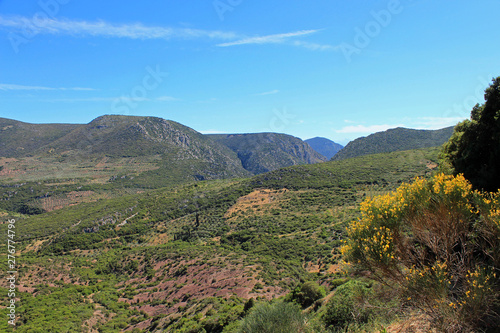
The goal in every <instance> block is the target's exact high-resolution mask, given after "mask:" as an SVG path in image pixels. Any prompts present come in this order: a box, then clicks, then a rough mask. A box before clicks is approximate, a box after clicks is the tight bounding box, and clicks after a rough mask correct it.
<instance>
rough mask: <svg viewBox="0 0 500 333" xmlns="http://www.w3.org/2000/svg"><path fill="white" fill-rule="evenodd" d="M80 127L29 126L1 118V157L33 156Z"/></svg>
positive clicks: (67, 125) (57, 125) (68, 125)
mask: <svg viewBox="0 0 500 333" xmlns="http://www.w3.org/2000/svg"><path fill="white" fill-rule="evenodd" d="M79 126H80V125H75V124H28V123H24V122H21V121H17V120H12V119H6V118H0V156H2V157H21V156H28V155H32V154H34V153H35V152H36V151H37V150H38V149H39V148H41V147H43V146H45V145H47V144H49V143H51V142H54V141H56V140H57V139H59V138H61V137H63V136H65V135H67V134H68V133H70V132H71V131H73V130H74V129H76V128H78V127H79Z"/></svg>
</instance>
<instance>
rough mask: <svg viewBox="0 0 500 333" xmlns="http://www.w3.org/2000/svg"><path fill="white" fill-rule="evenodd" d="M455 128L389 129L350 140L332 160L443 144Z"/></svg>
mask: <svg viewBox="0 0 500 333" xmlns="http://www.w3.org/2000/svg"><path fill="white" fill-rule="evenodd" d="M453 128H454V127H453V126H451V127H446V128H442V129H439V130H416V129H409V128H403V127H398V128H393V129H389V130H387V131H384V132H378V133H374V134H371V135H369V136H367V137H362V138H358V139H355V140H353V141H351V142H349V143H348V144H347V145H346V146H345V147H344V148H343V149H342V150H340V151H339V152H338V153H337V154H336V155H335V156H334V157H333V158H332V160H333V161H338V160H343V159H346V158H352V157H358V156H363V155H370V154H378V153H389V152H394V151H403V150H410V149H419V148H429V147H436V146H441V145H442V144H444V143H445V142H446V141H448V139H449V138H450V137H451V135H452V134H453Z"/></svg>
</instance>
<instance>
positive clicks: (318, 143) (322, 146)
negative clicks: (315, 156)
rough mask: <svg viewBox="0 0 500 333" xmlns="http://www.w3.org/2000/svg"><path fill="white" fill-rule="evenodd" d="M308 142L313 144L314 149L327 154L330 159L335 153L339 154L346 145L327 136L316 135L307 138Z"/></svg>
mask: <svg viewBox="0 0 500 333" xmlns="http://www.w3.org/2000/svg"><path fill="white" fill-rule="evenodd" d="M305 142H306V143H308V144H309V146H311V148H312V149H314V150H316V151H317V152H318V153H320V154H321V155H323V156H325V157H326V158H327V159H328V160H330V159H331V158H332V157H333V156H335V154H337V153H338V152H339V151H340V150H341V149H342V148H344V146H342V145H341V144H338V143H335V142H333V141H332V140H330V139H327V138H320V137H315V138H312V139H307V140H305Z"/></svg>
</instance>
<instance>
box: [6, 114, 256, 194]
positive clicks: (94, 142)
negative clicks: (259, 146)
mask: <svg viewBox="0 0 500 333" xmlns="http://www.w3.org/2000/svg"><path fill="white" fill-rule="evenodd" d="M4 124H5V125H4V127H3V128H4V130H3V131H2V132H3V133H2V139H3V140H2V147H3V148H2V152H3V153H2V154H1V155H0V156H1V157H0V166H1V167H2V170H0V172H1V173H0V175H4V176H8V177H10V179H11V180H12V182H15V181H18V180H27V179H29V180H31V179H32V180H36V179H41V178H49V177H51V178H75V177H77V178H84V177H86V178H88V177H92V179H93V181H99V182H109V179H112V180H113V181H117V182H119V183H120V184H121V185H122V186H126V187H146V188H148V187H161V186H166V185H168V184H177V183H181V182H188V181H195V180H203V179H220V178H233V177H246V176H249V175H250V173H249V172H248V171H246V170H245V169H243V167H242V165H241V162H240V160H239V159H238V157H237V156H236V154H235V153H234V152H233V151H232V150H230V149H228V148H227V147H226V146H224V145H221V144H219V143H217V142H213V141H212V140H210V139H209V138H207V137H206V136H204V135H202V134H201V133H198V132H196V131H195V130H193V129H191V128H189V127H186V126H183V125H181V124H179V123H176V122H173V121H169V120H165V119H161V118H155V117H133V116H102V117H99V118H97V119H94V120H93V121H91V122H90V123H88V124H84V125H38V124H25V123H20V122H15V121H4ZM7 124H10V125H7ZM22 146H25V147H22ZM20 147H22V148H24V149H22V148H20ZM21 152H22V153H21Z"/></svg>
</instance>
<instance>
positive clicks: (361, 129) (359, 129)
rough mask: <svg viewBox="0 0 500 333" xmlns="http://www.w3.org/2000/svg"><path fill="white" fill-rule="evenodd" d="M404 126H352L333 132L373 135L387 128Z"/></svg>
mask: <svg viewBox="0 0 500 333" xmlns="http://www.w3.org/2000/svg"><path fill="white" fill-rule="evenodd" d="M401 126H404V125H401V124H399V125H389V124H383V125H369V126H365V125H352V126H346V127H344V128H341V129H339V130H336V131H335V132H337V133H360V134H365V133H375V132H382V131H386V130H388V129H389V128H395V127H401Z"/></svg>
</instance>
